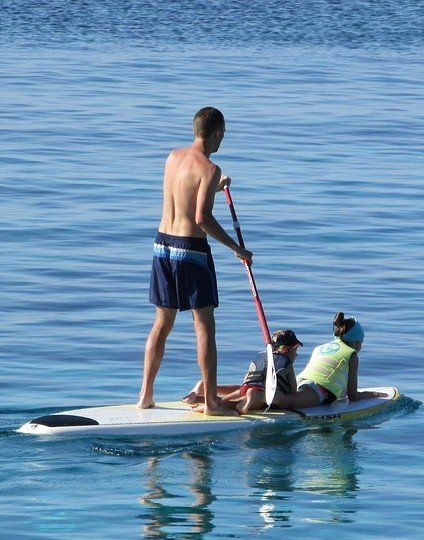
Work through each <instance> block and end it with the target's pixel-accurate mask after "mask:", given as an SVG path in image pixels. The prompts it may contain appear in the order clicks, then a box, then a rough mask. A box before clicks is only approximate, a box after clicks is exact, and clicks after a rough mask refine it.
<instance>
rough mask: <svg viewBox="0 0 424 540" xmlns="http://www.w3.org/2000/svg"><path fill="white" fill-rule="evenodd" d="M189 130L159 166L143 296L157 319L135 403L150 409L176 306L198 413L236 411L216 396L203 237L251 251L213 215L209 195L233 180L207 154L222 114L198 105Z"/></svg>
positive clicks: (210, 268)
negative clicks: (197, 391) (189, 317)
mask: <svg viewBox="0 0 424 540" xmlns="http://www.w3.org/2000/svg"><path fill="white" fill-rule="evenodd" d="M193 131H194V136H195V139H194V141H193V143H192V144H191V145H190V146H188V147H187V148H181V149H176V150H173V151H172V152H171V153H170V155H169V157H168V159H167V161H166V165H165V173H164V184H163V213H162V220H161V222H160V225H159V232H158V235H157V237H156V241H155V244H154V251H153V265H152V275H151V281H150V295H149V299H150V302H151V303H152V304H154V305H156V320H155V322H154V324H153V327H152V330H151V331H150V334H149V337H148V338H147V342H146V350H145V356H144V370H143V381H142V385H141V392H140V399H139V402H138V407H139V408H141V409H146V408H149V407H154V405H155V404H154V401H153V383H154V380H155V377H156V375H157V372H158V370H159V367H160V364H161V361H162V358H163V354H164V351H165V342H166V339H167V337H168V335H169V333H170V332H171V330H172V327H173V325H174V321H175V317H176V314H177V311H178V310H179V311H184V310H188V309H191V311H192V314H193V320H194V328H195V331H196V338H197V361H198V363H199V367H200V370H201V373H202V381H203V385H204V395H205V408H204V412H205V413H206V414H210V415H222V414H236V413H235V412H234V411H233V410H232V409H230V407H229V405H228V404H225V403H224V402H223V401H222V400H221V399H220V398H219V397H218V396H217V388H216V386H217V353H216V343H215V317H214V309H215V308H216V307H217V306H218V289H217V283H216V276H215V268H214V264H213V259H212V254H211V250H210V247H209V244H208V242H207V239H206V235H209V236H212V237H213V238H215V240H218V242H221V243H222V244H224V245H225V246H227V247H229V248H230V249H231V250H233V251H234V252H235V255H236V256H237V257H238V258H239V259H245V260H247V261H249V262H252V252H251V251H248V250H246V249H242V248H241V247H240V246H239V245H238V244H237V243H236V242H235V241H234V240H233V239H232V238H231V236H229V235H228V234H227V233H226V232H225V231H224V229H223V228H222V227H221V225H220V224H219V223H218V222H217V220H216V219H215V218H214V216H213V214H212V210H213V205H214V200H215V193H217V192H218V191H221V190H222V189H224V187H225V186H226V185H229V184H230V182H231V180H230V178H228V177H227V176H224V175H222V174H221V169H220V168H219V167H218V166H217V165H214V164H213V163H212V161H210V159H209V156H210V155H211V154H212V153H214V152H216V151H217V150H218V148H219V146H220V144H221V141H222V139H223V138H224V133H225V121H224V117H223V115H222V113H221V112H220V111H218V110H217V109H215V108H213V107H205V108H203V109H200V111H198V112H197V113H196V115H195V116H194V120H193Z"/></svg>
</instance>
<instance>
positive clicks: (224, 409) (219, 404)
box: [192, 399, 238, 416]
mask: <svg viewBox="0 0 424 540" xmlns="http://www.w3.org/2000/svg"><path fill="white" fill-rule="evenodd" d="M192 411H193V412H198V413H204V414H207V415H208V416H238V412H237V411H236V410H234V409H233V408H231V406H230V405H229V404H228V403H225V402H224V401H222V399H218V400H216V401H215V402H213V403H212V404H211V403H208V404H206V403H205V404H203V405H198V406H197V407H193V408H192Z"/></svg>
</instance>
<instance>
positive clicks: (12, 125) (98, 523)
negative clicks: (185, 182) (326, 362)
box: [0, 0, 424, 539]
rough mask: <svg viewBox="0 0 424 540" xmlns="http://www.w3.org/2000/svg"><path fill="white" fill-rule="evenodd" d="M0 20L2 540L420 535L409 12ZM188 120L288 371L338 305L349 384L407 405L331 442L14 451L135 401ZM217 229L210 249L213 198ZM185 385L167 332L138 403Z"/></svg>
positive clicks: (416, 158) (40, 15)
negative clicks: (282, 339) (214, 140)
mask: <svg viewBox="0 0 424 540" xmlns="http://www.w3.org/2000/svg"><path fill="white" fill-rule="evenodd" d="M0 8H1V11H0V13H1V34H0V53H1V54H0V68H1V69H0V77H1V79H0V82H1V86H0V97H1V103H2V107H1V119H2V122H1V125H0V129H1V140H2V143H1V150H0V165H1V168H0V170H1V179H0V193H1V197H0V233H1V240H2V242H1V244H0V250H1V261H2V264H1V267H0V277H1V283H2V286H1V290H0V300H1V302H0V315H1V316H0V320H1V325H0V347H1V365H0V370H1V371H0V375H1V376H0V381H1V382H0V384H1V389H2V408H1V413H2V414H1V417H0V419H1V420H0V421H1V426H0V432H1V435H2V439H1V445H0V463H1V493H2V503H1V506H0V520H1V524H2V534H1V536H2V538H13V539H17V538H34V539H38V538H52V539H57V538H60V539H68V538H76V537H79V538H93V539H94V538H96V539H97V538H102V539H106V538H111V539H115V538H116V539H118V538H196V539H200V538H246V537H247V536H259V537H263V538H280V537H281V536H282V535H286V536H288V537H289V538H298V537H301V538H306V537H307V538H330V537H333V536H334V535H338V536H339V537H341V538H371V537H373V538H420V537H422V533H423V531H422V524H421V523H422V512H423V504H422V500H423V496H424V489H423V476H422V456H423V453H422V451H423V440H424V429H423V427H424V418H423V412H422V408H420V401H423V398H424V392H423V389H422V383H423V377H422V358H421V357H422V354H421V351H422V345H423V335H422V330H423V307H422V306H423V301H424V294H423V284H424V279H423V278H424V272H423V268H424V249H423V232H424V226H423V218H424V205H423V187H422V164H423V162H422V151H423V144H422V140H423V131H424V130H423V120H424V119H423V108H422V89H423V61H422V58H423V49H424V47H423V28H424V26H423V12H424V3H423V2H422V1H421V0H415V1H405V0H403V1H402V0H400V1H397V2H394V1H386V2H384V3H383V2H371V1H366V0H357V1H353V0H352V1H345V2H332V1H329V0H327V1H324V0H322V1H316V2H313V1H307V0H304V1H300V0H299V1H296V2H285V3H283V2H277V1H272V0H267V1H264V2H261V3H255V2H247V1H242V0H239V1H237V2H223V1H222V0H214V1H209V2H206V1H205V2H203V1H199V2H188V1H180V2H174V1H172V2H171V1H169V2H157V1H155V0H150V1H149V2H138V1H135V0H133V1H128V0H125V1H120V2H112V1H108V0H107V1H106V0H103V1H99V0H90V1H84V2H82V1H73V2H65V1H55V2H37V3H33V2H26V1H18V2H13V3H12V2H5V1H0ZM209 104H212V105H214V106H216V107H219V108H220V109H222V110H223V112H224V114H225V116H226V119H227V134H226V137H225V139H224V142H223V145H222V148H221V150H220V152H219V153H218V154H217V155H216V156H215V158H216V162H217V163H218V164H219V165H220V166H221V167H222V169H223V170H224V172H225V173H227V174H229V175H230V176H231V177H232V178H233V190H232V191H233V197H234V201H235V204H236V207H237V210H238V213H239V219H240V222H241V224H242V227H243V231H244V235H245V239H246V243H247V245H248V247H249V248H250V249H252V250H253V251H254V255H255V264H254V271H255V276H256V279H257V283H258V288H259V291H260V293H261V296H262V300H263V304H264V308H265V311H266V313H267V315H268V318H269V322H270V326H271V328H279V327H280V328H281V327H291V328H293V329H294V330H295V331H296V333H297V334H298V336H299V337H300V339H301V340H302V341H303V342H304V345H305V346H304V348H303V349H302V351H301V354H300V356H299V359H298V362H297V366H296V369H297V370H299V369H301V367H302V366H303V365H304V363H305V362H306V361H307V358H308V353H310V351H311V349H312V347H314V346H315V345H316V344H318V343H321V342H323V341H325V340H326V339H327V338H328V337H329V335H330V331H331V319H332V316H333V314H334V313H335V312H336V311H338V310H343V311H345V312H346V313H347V314H355V315H357V316H358V317H359V318H360V320H361V321H362V322H363V324H364V326H365V329H366V342H365V346H364V348H363V352H362V353H361V355H360V384H361V385H362V386H367V385H369V386H375V385H395V386H397V387H398V388H399V389H400V391H401V392H402V394H403V395H404V397H403V398H402V399H401V400H400V402H398V404H397V405H396V406H395V407H394V408H393V409H391V410H389V411H387V412H385V413H382V414H381V415H379V416H378V417H376V418H375V419H373V420H372V421H370V420H368V421H366V422H365V421H362V422H361V421H358V422H356V423H354V424H351V425H348V426H343V427H340V426H339V427H336V426H333V427H323V426H307V427H305V426H303V427H302V425H298V426H290V429H287V430H281V429H280V430H274V431H271V430H270V431H266V432H263V431H252V432H249V433H246V434H243V435H240V434H236V435H225V436H208V437H203V438H202V437H199V438H197V439H191V438H180V439H172V440H153V439H152V440H137V439H135V440H134V439H126V440H122V439H118V440H116V439H115V440H107V439H100V438H99V439H92V440H91V439H89V440H74V441H58V440H44V439H35V438H31V437H26V436H22V435H18V434H16V433H15V432H14V430H15V429H16V428H17V427H18V426H19V425H21V424H22V423H23V422H25V421H27V420H28V419H30V418H34V417H36V416H40V415H42V414H46V413H48V412H51V411H56V410H58V409H66V408H69V407H72V408H73V407H83V406H94V405H99V404H114V403H122V402H129V401H134V400H135V399H136V395H137V392H138V389H139V383H140V377H141V355H142V352H143V346H144V341H145V338H146V336H147V333H148V331H149V329H150V326H151V323H152V320H153V315H154V312H153V309H152V307H151V306H150V305H149V304H148V301H147V297H148V283H149V271H150V264H151V249H152V241H153V237H154V234H155V231H156V229H157V225H158V221H159V218H160V210H161V176H162V170H163V162H164V159H165V157H166V155H167V152H168V151H169V150H170V149H171V148H172V147H174V146H181V145H184V144H187V143H189V142H190V140H191V119H192V116H193V113H194V112H195V111H196V110H197V109H198V108H200V107H201V106H204V105H209ZM216 216H217V217H218V219H219V220H220V221H221V222H222V223H223V225H224V226H225V227H226V228H227V230H229V231H230V230H231V220H230V217H229V215H228V209H227V207H226V204H225V201H224V199H223V197H222V196H218V197H217V201H216ZM211 244H212V248H213V252H214V256H215V261H216V267H217V272H218V280H219V290H220V297H221V305H220V307H219V309H218V310H217V339H218V348H219V379H220V380H221V381H229V382H232V381H234V382H237V381H239V380H240V379H241V377H242V375H243V373H244V371H245V367H246V363H247V361H248V360H249V359H250V356H251V354H252V353H254V352H255V351H256V350H258V349H260V348H261V335H260V331H259V329H258V325H257V322H256V317H255V312H254V309H253V307H252V301H251V298H250V293H249V289H248V284H247V280H246V276H245V274H244V271H243V267H242V265H240V263H239V262H238V261H237V260H236V259H235V258H234V256H233V255H232V253H231V252H229V251H228V250H227V249H226V248H224V247H222V246H220V245H218V244H216V243H215V242H213V241H211ZM196 378H198V368H197V365H196V361H195V343H194V335H193V330H192V321H191V317H190V315H189V314H187V313H184V314H181V315H180V316H179V317H178V319H177V324H176V327H175V331H174V333H173V334H172V336H171V338H170V339H169V344H168V347H167V351H166V356H165V359H164V363H163V367H162V370H161V372H160V374H159V377H158V380H157V385H156V398H157V399H158V400H165V399H178V398H179V396H180V395H181V394H182V393H183V392H184V391H186V390H187V389H188V388H189V387H190V385H191V384H192V382H193V381H194V380H196Z"/></svg>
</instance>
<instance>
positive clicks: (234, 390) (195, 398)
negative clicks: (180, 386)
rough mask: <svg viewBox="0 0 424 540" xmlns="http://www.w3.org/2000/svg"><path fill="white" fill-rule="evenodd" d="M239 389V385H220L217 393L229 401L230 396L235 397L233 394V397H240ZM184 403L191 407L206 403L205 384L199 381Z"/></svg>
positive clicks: (183, 399) (185, 397)
mask: <svg viewBox="0 0 424 540" xmlns="http://www.w3.org/2000/svg"><path fill="white" fill-rule="evenodd" d="M239 388H240V386H239V385H238V384H219V385H218V386H217V388H216V391H217V394H218V395H219V396H222V397H225V400H227V399H229V397H230V396H233V394H234V396H233V397H240V393H239V391H238V390H239ZM182 401H184V403H188V404H190V405H193V404H194V403H204V401H205V399H204V395H203V382H202V381H201V380H200V381H197V383H196V384H195V385H194V386H193V388H192V389H191V390H190V392H189V393H188V394H187V395H186V396H184V397H183V398H182Z"/></svg>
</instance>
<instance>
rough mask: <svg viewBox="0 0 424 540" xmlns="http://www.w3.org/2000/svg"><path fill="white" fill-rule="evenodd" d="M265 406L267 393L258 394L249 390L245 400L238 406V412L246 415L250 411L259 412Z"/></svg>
mask: <svg viewBox="0 0 424 540" xmlns="http://www.w3.org/2000/svg"><path fill="white" fill-rule="evenodd" d="M264 404H265V392H262V391H261V392H258V391H257V390H253V389H252V388H249V389H248V390H247V392H246V396H245V398H244V399H243V400H240V401H239V403H238V404H237V407H236V408H237V411H238V412H239V413H240V414H246V413H247V412H248V411H257V410H258V409H262V407H263V406H264Z"/></svg>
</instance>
